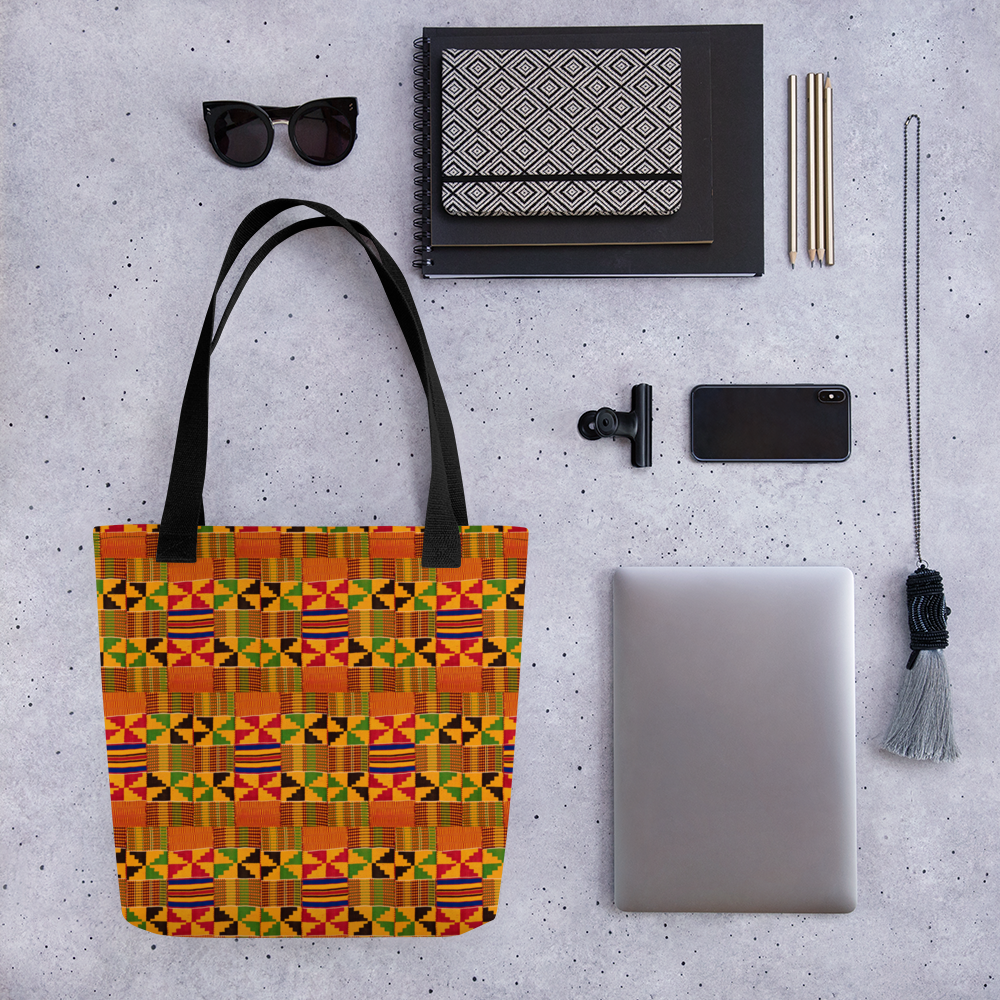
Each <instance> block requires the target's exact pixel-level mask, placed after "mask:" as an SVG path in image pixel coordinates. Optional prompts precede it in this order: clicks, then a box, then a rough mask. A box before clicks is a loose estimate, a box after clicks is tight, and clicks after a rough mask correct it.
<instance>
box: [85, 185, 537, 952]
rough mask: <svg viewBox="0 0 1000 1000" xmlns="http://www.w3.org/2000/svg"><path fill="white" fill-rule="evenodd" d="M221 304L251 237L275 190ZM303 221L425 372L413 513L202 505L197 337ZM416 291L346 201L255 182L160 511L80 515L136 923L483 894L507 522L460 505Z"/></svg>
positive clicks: (478, 912) (188, 929)
mask: <svg viewBox="0 0 1000 1000" xmlns="http://www.w3.org/2000/svg"><path fill="white" fill-rule="evenodd" d="M294 206H307V207H309V208H311V209H313V210H315V211H316V212H317V213H319V214H318V216H317V217H311V218H308V219H305V220H301V221H299V222H296V223H294V224H292V225H289V226H287V227H286V228H284V229H282V230H280V231H279V232H277V233H276V234H275V235H274V236H272V237H271V238H270V239H268V240H267V241H266V242H265V243H264V244H263V245H262V246H261V248H260V249H259V250H258V251H257V253H256V254H255V255H254V256H253V257H252V258H251V260H250V262H249V263H248V264H247V267H246V269H245V271H244V273H243V275H242V276H241V277H240V280H239V281H238V283H237V284H236V287H235V291H234V292H233V294H232V297H231V299H230V301H229V303H228V305H227V308H226V311H225V313H224V314H223V316H222V319H221V321H220V322H219V324H218V327H217V328H216V326H215V302H216V296H217V295H218V291H219V287H220V286H221V284H222V281H223V279H224V278H225V277H226V275H227V274H228V272H229V271H230V269H231V268H232V266H233V263H234V262H235V260H236V257H237V255H238V254H239V252H240V250H241V249H242V248H243V247H244V246H245V245H246V243H247V241H248V240H249V239H250V238H251V237H252V236H253V235H254V234H255V233H256V232H257V231H258V230H259V229H261V228H262V227H263V226H265V225H266V224H267V223H268V222H270V221H271V220H272V219H274V218H275V217H276V216H277V215H278V214H279V213H280V212H282V211H284V210H286V209H289V208H292V207H294ZM317 226H336V227H340V228H341V229H343V230H345V231H346V232H347V233H348V234H349V235H350V236H352V237H353V238H354V239H356V240H357V241H358V242H359V243H360V244H361V245H362V247H363V248H364V249H365V251H366V253H367V255H368V257H369V259H370V260H371V262H372V264H373V265H374V267H375V270H376V273H377V274H378V276H379V278H380V280H381V282H382V285H383V287H384V288H385V291H386V294H387V295H388V297H389V300H390V302H391V304H392V307H393V311H394V313H395V315H396V317H397V319H398V320H399V323H400V327H401V329H402V331H403V334H404V336H405V338H406V342H407V345H408V347H409V349H410V352H411V354H412V356H413V360H414V363H415V365H416V368H417V373H418V375H419V377H420V380H421V383H422V385H423V387H424V390H425V393H426V396H427V402H428V414H429V424H430V437H431V483H430V490H429V495H428V503H427V515H426V523H425V525H424V526H423V527H413V526H404V527H384V526H381V525H380V526H378V527H358V526H334V527H316V526H281V527H275V526H270V525H268V526H255V527H237V526H220V525H206V524H205V517H204V507H203V503H202V489H203V485H204V479H205V462H206V454H207V440H208V375H209V357H210V355H211V353H212V350H213V349H214V347H215V344H216V343H217V342H218V339H219V336H220V334H221V332H222V328H223V326H224V325H225V322H226V319H227V318H228V316H229V313H230V311H231V309H232V307H233V304H234V303H235V301H236V298H237V297H238V295H239V293H240V291H242V288H243V286H244V285H245V283H246V281H247V279H248V278H249V277H250V275H251V274H252V272H253V271H254V270H255V269H256V268H257V266H258V265H259V264H260V262H261V261H262V260H263V259H264V257H265V256H266V255H267V254H268V253H269V252H270V250H272V249H273V248H274V247H275V246H276V245H277V244H278V243H280V242H282V241H283V240H285V239H287V238H288V237H290V236H292V235H294V234H295V233H297V232H301V231H303V230H304V229H308V228H313V227H317ZM467 521H468V518H467V516H466V508H465V497H464V491H463V486H462V478H461V471H460V468H459V461H458V454H457V450H456V446H455V436H454V432H453V430H452V424H451V419H450V416H449V414H448V408H447V404H446V402H445V398H444V394H443V392H442V389H441V384H440V381H439V379H438V376H437V372H436V371H435V368H434V363H433V361H432V359H431V355H430V351H429V348H428V346H427V341H426V338H425V337H424V333H423V329H422V327H421V324H420V319H419V317H418V315H417V311H416V307H415V305H414V303H413V300H412V298H411V296H410V294H409V291H408V289H407V287H406V283H405V281H404V279H403V277H402V275H401V274H400V272H399V269H398V268H397V267H396V265H395V264H394V262H393V261H392V259H391V258H390V257H389V255H388V254H387V253H386V251H385V250H384V249H383V248H382V247H381V246H380V245H379V243H378V242H377V241H376V240H375V239H374V238H373V237H372V236H371V234H370V233H369V232H368V231H367V230H366V229H365V228H364V227H363V226H361V225H360V224H359V223H357V222H352V221H349V220H347V219H345V218H343V217H342V216H340V215H339V214H338V213H336V212H335V211H334V210H333V209H330V208H328V207H326V206H324V205H319V204H317V203H313V202H299V201H292V200H285V199H282V200H277V201H272V202H268V203H266V204H264V205H261V206H260V207H259V208H257V209H255V210H254V211H253V212H251V213H250V214H249V215H248V216H247V218H246V219H245V220H244V221H243V223H242V224H241V225H240V227H239V229H238V230H237V233H236V235H235V236H234V238H233V240H232V243H231V244H230V247H229V250H228V253H227V254H226V257H225V261H224V263H223V266H222V270H221V273H220V275H219V280H218V282H217V283H216V287H215V292H214V294H213V296H212V301H211V303H210V305H209V309H208V313H207V315H206V318H205V324H204V327H203V329H202V332H201V337H200V340H199V343H198V346H197V350H196V353H195V358H194V362H193V364H192V367H191V374H190V377H189V380H188V385H187V390H186V393H185V396H184V402H183V405H182V409H181V418H180V425H179V429H178V434H177V444H176V449H175V453H174V460H173V466H172V470H171V476H170V483H169V486H168V490H167V499H166V503H165V506H164V512H163V516H162V519H161V521H160V523H159V524H158V525H157V524H132V523H129V524H119V525H105V526H101V527H98V528H96V529H95V531H94V555H95V560H96V573H97V601H98V616H99V626H100V656H101V681H102V687H103V696H104V712H105V732H106V741H107V755H108V772H109V781H110V789H111V813H112V819H113V828H114V848H115V854H116V860H117V868H118V879H119V883H118V884H119V889H120V895H121V907H122V913H123V914H124V916H125V919H126V920H127V921H128V922H129V923H131V924H134V925H135V926H136V927H139V928H143V929H145V930H148V931H152V932H154V933H158V934H169V935H191V936H196V935H197V936H213V935H219V936H222V935H227V936H232V935H246V936H264V937H266V936H285V937H313V936H356V935H365V936H392V935H417V936H431V935H452V934H461V933H463V932H464V931H466V930H469V929H471V928H473V927H478V926H479V925H480V924H482V923H484V922H486V921H490V920H492V919H493V918H494V917H495V916H496V912H497V905H498V895H499V889H500V876H501V872H502V870H503V862H504V852H505V850H506V831H507V822H508V815H509V807H510V794H511V781H512V772H513V761H514V731H515V724H516V720H517V692H518V673H519V665H520V659H521V629H522V620H523V613H524V612H523V607H524V577H525V560H526V557H527V543H528V533H527V531H526V530H524V529H523V528H516V527H509V526H503V525H486V526H469V525H468V524H467Z"/></svg>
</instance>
